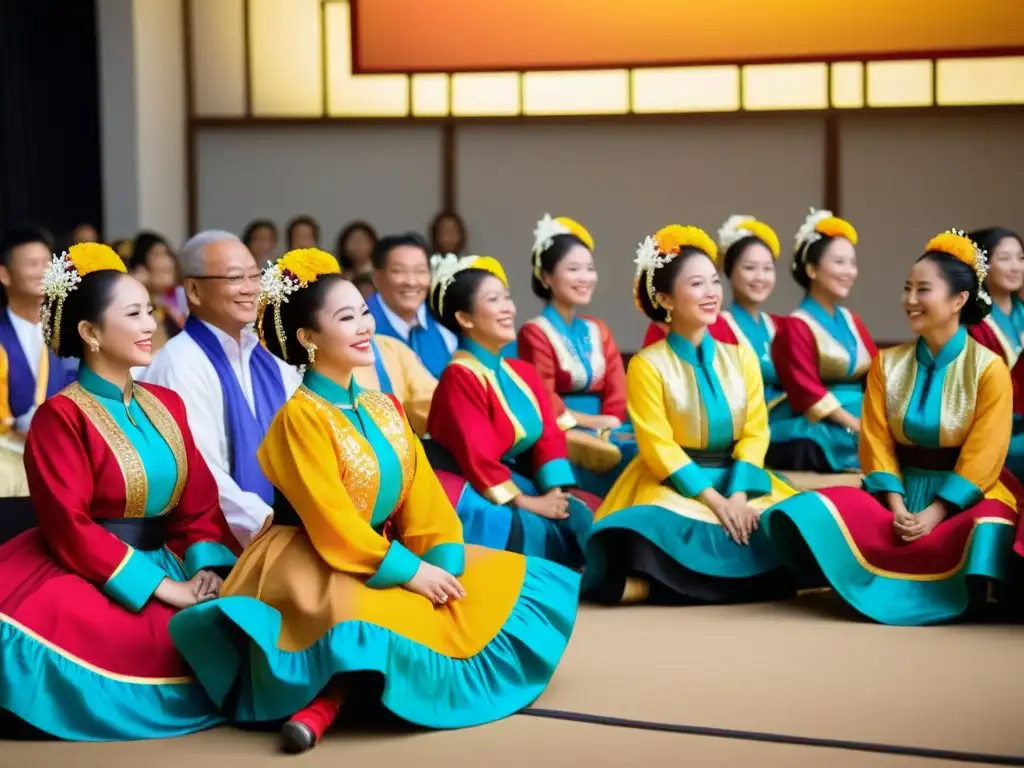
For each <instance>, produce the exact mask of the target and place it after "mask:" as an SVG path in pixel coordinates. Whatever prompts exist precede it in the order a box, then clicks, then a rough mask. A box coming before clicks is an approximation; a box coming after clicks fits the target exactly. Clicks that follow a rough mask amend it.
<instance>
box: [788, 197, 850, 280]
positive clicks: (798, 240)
mask: <svg viewBox="0 0 1024 768" xmlns="http://www.w3.org/2000/svg"><path fill="white" fill-rule="evenodd" d="M823 237H845V238H846V239H847V240H849V241H850V242H851V243H852V244H853V245H856V244H857V230H856V229H854V228H853V225H852V224H851V223H850V222H848V221H846V220H845V219H840V218H839V217H838V216H836V215H834V214H833V213H832V211H819V210H816V209H814V208H811V212H810V213H809V214H807V218H806V219H804V223H803V225H802V226H801V227H800V229H798V230H797V232H796V237H795V238H794V240H795V242H794V244H793V271H794V272H796V271H797V270H798V269H800V267H801V266H802V265H803V263H804V260H805V259H806V257H807V249H808V248H810V247H811V246H812V245H813V244H814V243H816V242H818V241H819V240H821V238H823Z"/></svg>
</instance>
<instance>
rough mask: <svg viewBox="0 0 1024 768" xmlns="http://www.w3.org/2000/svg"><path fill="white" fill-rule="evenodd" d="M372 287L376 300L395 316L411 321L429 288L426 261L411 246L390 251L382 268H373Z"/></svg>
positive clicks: (420, 250) (427, 262)
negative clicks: (381, 300) (377, 296)
mask: <svg viewBox="0 0 1024 768" xmlns="http://www.w3.org/2000/svg"><path fill="white" fill-rule="evenodd" d="M373 284H374V286H375V287H376V288H377V290H378V291H380V297H381V299H383V300H384V303H385V304H387V305H388V306H389V307H390V308H391V309H392V310H393V311H394V312H395V314H397V315H398V316H399V317H402V318H404V319H406V320H412V318H414V317H415V316H416V312H417V311H418V310H419V308H420V305H421V304H423V302H424V301H426V300H427V291H428V290H429V289H430V259H429V258H428V256H427V252H426V251H424V250H423V249H422V248H419V247H417V246H415V245H400V246H398V247H397V248H393V249H392V250H391V251H390V252H389V253H388V255H387V257H386V258H385V261H384V269H375V270H374V273H373Z"/></svg>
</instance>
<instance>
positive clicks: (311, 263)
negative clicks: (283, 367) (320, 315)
mask: <svg viewBox="0 0 1024 768" xmlns="http://www.w3.org/2000/svg"><path fill="white" fill-rule="evenodd" d="M340 273H341V267H340V266H339V265H338V261H337V259H335V258H334V257H333V256H331V254H329V253H327V252H326V251H321V250H320V249H319V248H298V249H296V250H294V251H288V253H286V254H285V255H284V256H282V257H281V258H280V259H278V260H277V261H268V262H267V266H266V267H265V268H264V270H263V273H262V274H261V275H260V299H259V310H258V312H257V318H256V332H257V333H258V334H259V337H260V343H261V344H262V345H263V346H264V347H266V346H267V341H266V336H265V335H264V334H265V331H264V327H263V325H264V324H263V319H264V316H265V315H266V312H267V309H269V308H270V307H273V308H274V332H275V333H276V334H277V342H278V344H279V345H280V347H281V359H282V360H284V361H285V362H288V352H287V345H286V343H285V337H284V326H282V325H281V305H282V304H287V303H288V297H289V296H291V295H292V294H293V293H295V292H296V291H298V290H300V289H301V288H306V287H307V286H309V285H310V284H311V283H315V282H316V281H317V280H319V279H320V278H321V277H322V276H323V275H337V274H340Z"/></svg>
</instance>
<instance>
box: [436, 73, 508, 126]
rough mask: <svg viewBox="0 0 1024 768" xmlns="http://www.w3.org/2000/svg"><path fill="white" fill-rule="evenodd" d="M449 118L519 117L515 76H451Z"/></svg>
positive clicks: (503, 74) (480, 74) (495, 74)
mask: <svg viewBox="0 0 1024 768" xmlns="http://www.w3.org/2000/svg"><path fill="white" fill-rule="evenodd" d="M452 114H453V115H455V116H456V117H499V116H510V115H518V114H519V75H517V74H514V73H506V72H472V73H467V74H459V75H452Z"/></svg>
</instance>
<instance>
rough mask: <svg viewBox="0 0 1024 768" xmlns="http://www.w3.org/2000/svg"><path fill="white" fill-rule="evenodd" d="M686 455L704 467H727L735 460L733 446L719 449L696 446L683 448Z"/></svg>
mask: <svg viewBox="0 0 1024 768" xmlns="http://www.w3.org/2000/svg"><path fill="white" fill-rule="evenodd" d="M683 450H684V451H686V455H687V456H689V457H690V461H692V462H693V463H694V464H696V465H698V466H700V467H704V468H706V469H728V468H729V467H731V466H732V465H733V463H734V462H735V461H736V460H735V459H734V458H733V457H732V450H733V446H729V447H728V448H726V449H724V450H721V451H704V450H700V449H697V448H684V449H683Z"/></svg>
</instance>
